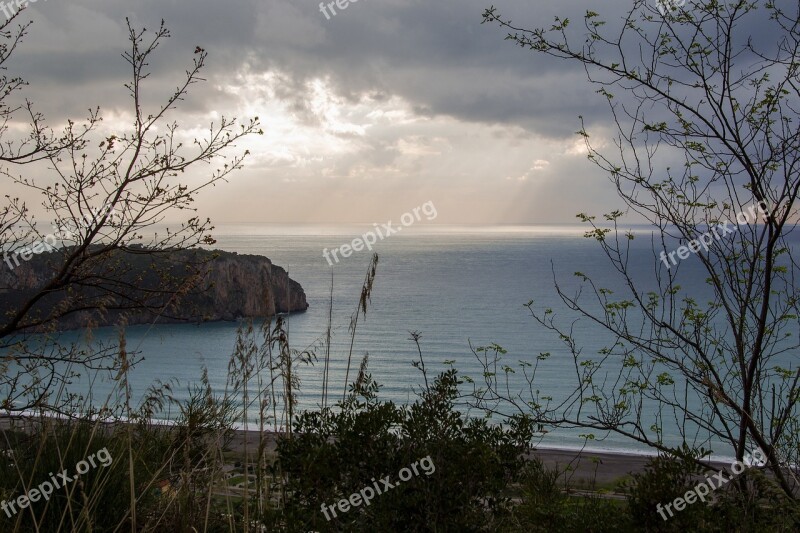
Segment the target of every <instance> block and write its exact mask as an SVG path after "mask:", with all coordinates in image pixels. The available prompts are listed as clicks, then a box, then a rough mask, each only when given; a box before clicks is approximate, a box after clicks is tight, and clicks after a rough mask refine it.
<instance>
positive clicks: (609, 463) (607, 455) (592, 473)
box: [0, 415, 728, 487]
mask: <svg viewBox="0 0 800 533" xmlns="http://www.w3.org/2000/svg"><path fill="white" fill-rule="evenodd" d="M60 419H61V418H60ZM61 420H64V419H61ZM31 421H35V419H33V418H32V417H24V416H23V417H19V416H8V415H0V432H2V431H6V430H9V429H11V428H12V426H17V429H22V427H20V426H23V427H24V426H25V425H26V424H28V423H31ZM121 424H123V425H124V424H125V422H124V421H109V422H105V421H98V425H99V426H102V427H103V428H104V429H105V430H110V431H114V429H116V427H119V426H120V425H121ZM154 426H155V427H161V428H163V429H169V428H170V427H172V426H171V425H170V424H164V425H160V424H155V425H154ZM260 433H261V432H260V431H259V430H258V429H247V430H244V429H234V430H233V434H232V436H231V439H230V442H229V443H228V445H227V446H226V447H225V449H224V451H225V453H229V454H233V455H240V456H242V457H244V455H245V450H246V451H247V455H248V456H252V455H254V454H255V453H256V452H257V450H258V445H259V436H260ZM263 435H264V438H265V440H266V447H265V451H266V452H267V453H269V454H274V453H275V452H276V451H277V441H278V437H279V436H280V435H283V433H279V432H276V431H274V430H273V429H272V428H269V429H265V431H264V433H263ZM656 455H657V454H656V453H655V452H650V453H648V451H644V450H641V451H624V450H596V449H587V448H584V449H573V448H568V447H564V448H559V447H552V446H547V447H538V446H534V447H533V448H532V451H531V452H530V453H529V457H536V458H537V459H539V460H540V461H542V464H543V465H544V466H545V467H547V468H555V469H558V471H559V472H561V475H560V478H562V480H565V479H566V480H569V481H570V483H571V484H575V483H576V482H577V483H578V484H579V485H586V486H590V487H591V486H600V487H607V486H609V485H611V484H613V483H615V482H617V481H619V480H621V479H624V478H627V477H630V476H631V474H634V473H641V472H644V471H645V467H646V465H647V463H648V461H649V460H650V459H652V458H653V457H655V456H656ZM710 464H711V465H712V466H714V467H718V468H723V467H725V466H727V464H728V463H726V462H725V461H722V460H719V459H715V460H712V461H710ZM568 467H569V469H568Z"/></svg>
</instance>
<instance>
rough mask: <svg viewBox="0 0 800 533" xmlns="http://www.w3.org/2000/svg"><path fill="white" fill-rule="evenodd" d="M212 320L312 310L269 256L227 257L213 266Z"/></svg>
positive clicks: (234, 255) (209, 301) (208, 309)
mask: <svg viewBox="0 0 800 533" xmlns="http://www.w3.org/2000/svg"><path fill="white" fill-rule="evenodd" d="M207 281H208V282H209V292H210V294H209V295H208V296H209V300H208V302H207V304H208V308H207V311H208V313H209V318H208V320H235V319H237V318H241V317H267V316H274V315H276V314H278V313H289V312H293V311H305V310H306V309H308V303H307V302H306V294H305V291H303V288H302V287H301V286H300V284H299V283H297V282H296V281H294V280H293V279H290V278H289V275H288V274H287V273H286V271H285V270H284V269H282V268H281V267H279V266H276V265H273V264H272V262H271V261H270V260H269V259H267V258H266V257H259V256H254V255H236V254H225V255H222V256H220V257H218V258H217V259H215V260H214V261H212V262H211V264H210V265H209V272H208V275H207Z"/></svg>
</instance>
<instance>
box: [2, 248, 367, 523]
mask: <svg viewBox="0 0 800 533" xmlns="http://www.w3.org/2000/svg"><path fill="white" fill-rule="evenodd" d="M377 262H378V256H377V254H375V255H374V256H373V258H372V261H371V262H370V267H369V270H368V273H367V276H366V278H365V282H364V286H363V288H362V291H361V295H360V298H359V302H358V306H357V309H356V313H355V315H354V316H353V317H351V324H350V327H349V331H348V332H349V335H350V350H349V352H348V353H347V354H342V357H343V358H344V357H345V356H346V358H347V374H346V376H347V378H348V379H349V367H350V361H351V358H352V355H353V343H354V339H355V335H356V330H357V327H358V317H359V314H361V315H362V316H363V315H365V314H366V312H367V306H368V303H369V300H370V295H371V291H372V285H373V283H374V281H375V275H376V267H377ZM332 282H333V281H332ZM332 321H333V292H332V288H331V301H330V308H329V317H328V325H327V333H326V335H325V338H324V339H322V340H320V341H319V342H317V343H315V344H313V345H312V346H310V347H308V348H306V349H304V350H295V349H292V348H291V346H290V336H289V328H288V319H287V318H286V317H283V316H277V317H273V318H272V319H269V320H266V321H265V322H264V323H263V324H262V325H261V326H260V327H259V328H255V327H254V326H253V325H252V324H251V323H248V324H245V325H241V326H240V327H239V329H238V330H237V338H236V343H235V346H234V347H233V350H232V354H231V357H230V359H229V362H228V367H227V379H226V384H225V387H224V390H222V391H215V390H214V389H213V387H212V386H211V383H210V380H209V377H208V372H207V369H205V368H203V369H202V371H201V375H200V376H199V381H198V382H197V383H194V384H190V385H189V386H188V397H185V398H184V399H179V398H178V395H176V394H175V387H176V384H175V383H174V382H173V381H167V382H160V381H159V382H155V383H153V385H152V386H151V387H150V388H149V389H148V390H147V391H145V394H144V397H143V399H142V400H140V401H139V402H138V404H136V405H134V404H133V401H134V397H135V392H134V391H133V390H132V388H131V385H130V381H129V374H130V372H132V371H134V368H135V365H134V364H133V363H132V360H133V359H134V357H133V356H132V354H130V353H129V352H128V349H127V344H126V339H125V334H124V330H121V331H120V334H119V343H118V349H117V350H116V353H114V354H113V356H112V357H113V358H114V359H115V360H114V361H113V362H112V364H111V365H109V367H110V368H115V369H118V371H117V374H116V375H115V376H113V378H112V379H113V382H114V387H113V389H112V391H111V392H110V393H109V394H107V395H106V397H105V398H104V399H103V401H100V402H98V401H97V400H98V399H97V398H96V397H95V396H94V394H93V393H92V385H91V384H90V386H89V392H88V394H86V395H85V396H76V397H70V398H71V399H72V401H69V402H59V401H56V402H53V403H55V404H63V405H66V407H65V408H64V409H62V413H61V414H57V413H53V412H50V411H46V410H40V411H38V412H36V413H35V414H32V413H26V414H24V415H22V414H19V413H17V414H12V413H11V412H10V411H8V412H7V413H6V414H5V416H3V417H2V418H0V435H1V436H2V437H1V438H0V501H7V502H12V501H13V502H16V501H17V499H19V498H20V497H21V496H23V495H26V494H28V495H31V493H30V490H31V489H34V488H36V487H37V486H39V485H40V484H41V483H42V482H46V481H48V480H50V479H51V478H52V475H53V474H55V473H57V472H58V473H60V472H63V471H67V472H68V475H71V474H70V473H73V472H75V470H76V465H78V463H79V462H81V461H83V460H85V459H86V458H87V457H88V456H90V455H92V454H95V453H96V452H97V451H98V450H101V449H104V448H105V449H107V450H108V452H109V454H110V455H111V457H112V458H113V461H112V463H111V464H110V465H109V466H108V467H98V468H93V469H91V470H90V471H89V472H87V473H85V474H83V475H81V476H80V477H78V478H77V479H76V480H75V481H74V482H73V483H71V484H68V485H66V486H64V487H61V488H59V489H57V490H54V491H53V494H52V495H50V496H49V498H48V499H46V500H45V499H44V498H41V497H40V498H38V499H37V500H38V501H36V502H33V503H31V504H30V505H28V506H26V507H25V508H20V506H19V505H17V504H15V507H14V508H13V509H12V508H9V507H8V505H7V506H6V507H7V508H9V512H8V513H6V512H4V511H3V510H0V531H3V532H5V531H9V532H23V531H37V532H38V531H41V532H51V531H52V532H57V531H154V532H155V531H170V532H172V531H175V532H190V531H263V530H264V526H263V525H259V524H263V523H264V520H265V517H266V516H274V514H275V511H276V510H280V508H281V506H282V504H283V502H284V501H285V498H286V494H285V492H284V490H285V489H284V488H285V486H286V481H287V478H286V475H285V474H284V473H283V472H282V471H281V468H280V464H279V463H278V462H277V461H276V460H275V459H276V456H275V449H276V442H277V439H278V438H288V439H291V437H292V427H293V422H294V418H295V417H296V408H297V395H298V393H299V391H300V386H301V383H300V379H299V375H300V373H299V372H298V369H299V368H300V367H303V366H306V367H308V366H313V365H315V363H316V362H317V352H319V351H323V352H324V354H325V357H324V365H323V368H322V369H321V371H322V376H323V379H322V383H323V385H322V398H321V400H322V404H321V405H322V406H323V408H324V407H327V405H328V386H329V379H330V365H331V362H332V361H331V358H332V357H335V356H334V355H333V354H332V351H331V344H332ZM365 364H366V363H364V364H362V368H361V370H360V372H359V374H358V377H357V380H363V375H364V371H365V368H364V365H365ZM61 385H62V386H61V387H60V388H58V389H57V390H55V391H53V394H54V395H55V396H59V395H62V394H63V395H67V392H66V390H67V388H66V387H65V386H64V385H66V384H61ZM343 388H344V391H343V395H346V393H347V382H346V383H345V386H344V387H343ZM254 413H255V420H253V414H254ZM166 420H169V421H170V423H165V422H164V421H166ZM23 503H24V502H23ZM14 510H16V512H13V511H14ZM9 514H10V516H9Z"/></svg>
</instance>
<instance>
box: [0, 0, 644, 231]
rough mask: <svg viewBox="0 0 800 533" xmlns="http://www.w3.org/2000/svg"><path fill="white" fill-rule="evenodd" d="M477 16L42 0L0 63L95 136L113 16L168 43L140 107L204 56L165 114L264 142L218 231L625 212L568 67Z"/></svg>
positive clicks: (376, 6)
mask: <svg viewBox="0 0 800 533" xmlns="http://www.w3.org/2000/svg"><path fill="white" fill-rule="evenodd" d="M493 1H494V4H495V5H496V6H497V7H498V8H499V9H500V11H501V12H502V13H503V14H504V15H505V16H508V17H511V18H512V19H513V20H514V22H515V23H517V24H519V25H522V26H525V27H536V26H545V25H549V23H550V22H551V21H552V20H553V16H554V15H556V14H560V15H566V16H571V17H573V18H580V15H581V14H582V13H584V12H585V11H586V9H593V10H595V11H599V12H600V13H601V14H602V15H603V16H604V17H605V18H607V19H619V17H621V16H622V15H623V14H624V12H625V10H626V8H627V7H629V5H630V2H628V1H625V0H610V1H609V0H605V1H603V2H600V3H598V2H596V1H595V2H589V1H586V0H579V1H570V2H563V0H525V1H520V0H493ZM489 5H490V2H488V1H483V0H425V1H422V0H360V1H359V2H357V3H354V4H350V5H349V7H347V9H346V10H343V11H342V10H337V11H338V13H337V14H336V15H335V16H331V15H329V16H330V19H328V18H326V16H325V15H324V14H323V13H321V11H320V7H319V1H318V0H291V1H288V0H248V1H241V0H234V1H225V2H223V1H221V0H219V1H210V0H192V1H189V0H135V1H131V0H124V1H123V0H39V1H38V2H36V3H35V4H31V8H30V9H28V10H27V11H26V12H25V13H23V16H24V17H25V18H27V19H31V20H33V21H34V24H33V26H32V27H31V29H30V33H29V35H28V36H27V38H26V40H25V42H24V44H23V45H22V47H21V48H20V50H19V52H18V53H17V54H16V55H15V56H14V59H13V61H12V62H11V64H10V65H9V67H10V70H11V72H12V73H13V74H14V75H21V76H23V77H24V78H25V79H26V80H27V81H28V82H29V83H30V87H28V89H27V92H26V95H27V96H28V97H29V98H30V99H32V100H33V101H34V102H35V103H36V105H37V108H38V109H39V110H41V111H42V112H44V113H45V115H46V116H47V118H48V120H49V122H50V123H51V124H53V125H57V124H60V123H63V121H64V120H65V119H66V118H68V117H71V118H76V119H78V118H81V117H84V116H85V114H86V109H88V108H90V107H94V106H98V105H99V106H100V107H101V110H102V114H103V115H104V117H105V121H104V127H106V128H110V129H114V128H120V129H124V128H129V127H130V124H131V105H130V104H131V102H130V99H129V97H128V96H127V93H126V90H125V89H124V87H123V84H124V83H125V82H126V81H128V80H129V72H128V70H127V65H126V63H125V62H124V60H123V59H122V57H121V56H120V54H121V53H122V52H123V51H125V50H126V48H127V46H128V43H127V34H126V30H125V17H130V19H131V20H132V22H133V24H134V26H135V27H138V28H141V27H145V28H147V29H154V28H156V27H157V26H158V24H159V22H160V21H161V19H164V20H165V21H166V24H167V26H168V28H169V29H170V31H171V33H172V37H171V38H170V39H168V40H167V41H165V42H164V43H163V44H162V46H161V47H160V48H159V49H158V52H157V55H156V56H155V57H154V61H153V63H152V69H153V75H152V77H151V79H150V80H148V83H147V84H146V85H145V91H146V94H148V95H149V97H150V98H151V99H152V100H151V101H153V102H155V101H157V100H158V98H160V97H163V96H165V95H166V94H167V93H168V92H169V90H171V89H173V88H174V87H175V86H176V84H177V83H179V82H180V80H181V75H182V73H183V71H184V70H185V69H186V68H187V67H188V66H189V65H190V64H191V61H192V58H193V53H194V50H195V47H196V46H201V47H203V48H204V49H205V50H207V51H208V53H209V59H208V68H207V70H206V71H205V77H206V79H207V80H208V81H207V82H206V83H203V84H201V85H196V86H194V87H193V90H192V92H191V94H190V95H189V98H187V100H186V101H185V102H182V103H181V107H180V110H179V112H178V113H176V114H174V115H173V116H172V118H173V119H175V120H177V121H178V122H179V124H180V126H181V127H182V128H186V129H187V130H189V131H197V129H198V128H202V127H203V125H207V124H208V123H210V122H211V121H214V120H218V119H219V117H220V116H222V115H225V116H237V117H239V118H247V117H251V116H258V117H260V119H261V122H262V124H263V128H264V132H265V133H264V135H263V136H262V137H259V138H254V139H252V140H251V141H250V142H248V143H247V144H246V145H242V148H249V149H250V150H251V152H252V154H253V155H252V157H251V158H250V159H248V161H247V163H246V168H245V169H244V170H243V171H241V172H239V173H237V174H235V175H234V176H233V178H232V179H231V181H230V183H227V184H223V185H221V186H218V187H217V188H215V189H213V191H211V194H205V195H203V196H202V197H201V201H200V202H198V206H199V207H200V209H201V214H202V215H203V216H210V217H212V219H213V220H214V221H215V222H218V223H226V222H279V223H352V222H357V223H373V222H383V221H386V220H388V219H390V218H397V217H399V215H400V214H402V213H404V212H406V211H408V210H410V209H412V208H413V207H416V206H419V205H421V204H423V203H425V202H428V201H433V202H434V203H435V205H436V208H437V211H438V214H439V217H438V219H437V221H436V222H437V223H443V224H508V223H551V222H553V223H564V222H567V223H570V222H575V214H576V213H578V212H592V213H594V214H598V215H600V214H602V213H603V212H607V211H609V210H611V209H615V208H620V207H622V206H623V205H622V203H621V201H620V200H618V199H617V197H616V195H615V193H614V191H613V189H612V187H611V186H610V184H609V182H608V181H607V179H606V178H605V177H604V176H603V175H602V173H600V172H599V171H598V170H597V169H596V168H595V167H594V166H593V165H591V164H590V162H589V161H587V159H586V154H585V151H584V150H583V149H582V148H583V145H582V142H580V141H579V140H578V138H577V136H576V135H575V131H576V130H578V129H579V127H580V123H579V119H578V116H579V115H583V116H584V117H585V118H586V120H587V123H588V125H589V126H590V128H591V131H592V133H593V134H594V135H595V136H596V138H597V139H599V140H602V139H603V138H607V134H608V133H609V130H608V129H607V126H608V125H609V112H608V109H607V107H606V104H605V101H604V99H603V98H602V97H601V96H600V95H598V94H596V92H595V91H596V87H593V86H591V85H590V84H589V83H588V82H587V81H586V78H585V72H584V71H583V69H582V68H581V67H580V66H578V65H574V64H569V63H566V62H561V61H558V60H555V59H552V58H548V57H544V56H541V55H538V54H535V53H533V52H531V51H527V50H523V49H520V48H519V47H515V46H514V45H513V44H512V43H511V42H509V41H506V40H504V37H505V32H504V31H503V30H502V29H501V28H500V27H499V26H497V25H492V24H485V25H481V14H482V13H483V11H484V9H485V8H486V7H488V6H489ZM0 16H3V15H2V14H0ZM199 170H200V171H202V172H205V171H207V170H208V168H207V167H205V168H202V169H199Z"/></svg>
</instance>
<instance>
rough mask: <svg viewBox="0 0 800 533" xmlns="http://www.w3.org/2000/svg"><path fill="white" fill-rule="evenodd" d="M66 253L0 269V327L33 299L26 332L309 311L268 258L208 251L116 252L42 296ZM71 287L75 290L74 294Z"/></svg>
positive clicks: (299, 292) (300, 292)
mask: <svg viewBox="0 0 800 533" xmlns="http://www.w3.org/2000/svg"><path fill="white" fill-rule="evenodd" d="M68 252H69V251H68V250H56V251H52V252H45V253H41V254H38V255H34V256H32V257H31V258H30V259H29V260H28V261H20V263H19V265H12V266H14V268H9V267H8V266H7V265H6V264H3V265H2V268H0V326H1V325H3V324H5V323H6V322H8V321H10V320H13V318H14V317H15V316H17V315H18V313H19V312H20V310H21V309H25V306H26V305H27V304H28V302H30V301H31V300H32V298H35V299H36V303H35V304H34V305H33V306H32V307H31V308H30V309H28V310H27V312H26V314H25V319H24V320H22V323H23V324H31V328H30V330H31V331H37V330H45V329H52V328H54V327H55V328H57V329H76V328H82V327H85V326H87V325H93V326H109V325H117V324H120V323H125V324H130V325H132V324H145V323H153V322H157V323H181V322H195V323H198V322H208V321H217V320H227V321H230V320H236V319H239V318H266V317H271V316H274V315H276V314H279V313H290V312H296V311H305V310H306V309H308V303H307V302H306V295H305V292H304V291H303V288H302V287H301V286H300V284H299V283H297V282H296V281H294V280H292V279H290V278H289V275H288V274H287V272H286V270H284V269H283V268H281V267H279V266H276V265H274V264H272V262H271V261H270V260H269V259H267V258H266V257H262V256H256V255H239V254H236V253H231V252H222V251H208V250H170V251H161V252H157V253H153V252H152V251H150V250H145V249H138V250H137V249H130V250H126V251H115V252H113V253H112V254H111V255H106V256H104V257H103V260H102V261H95V262H92V261H86V262H85V264H83V265H82V266H81V268H79V269H77V270H76V271H75V272H74V273H73V274H71V277H70V283H69V284H68V285H67V286H65V287H59V286H58V285H56V286H55V287H54V288H52V289H51V290H48V291H46V292H44V293H43V292H42V291H43V289H45V288H46V287H47V286H48V284H49V283H51V280H53V279H54V277H57V276H58V272H59V269H60V268H62V267H63V265H64V262H65V258H66V257H67V256H68V255H69V254H68ZM76 287H77V290H76Z"/></svg>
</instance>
